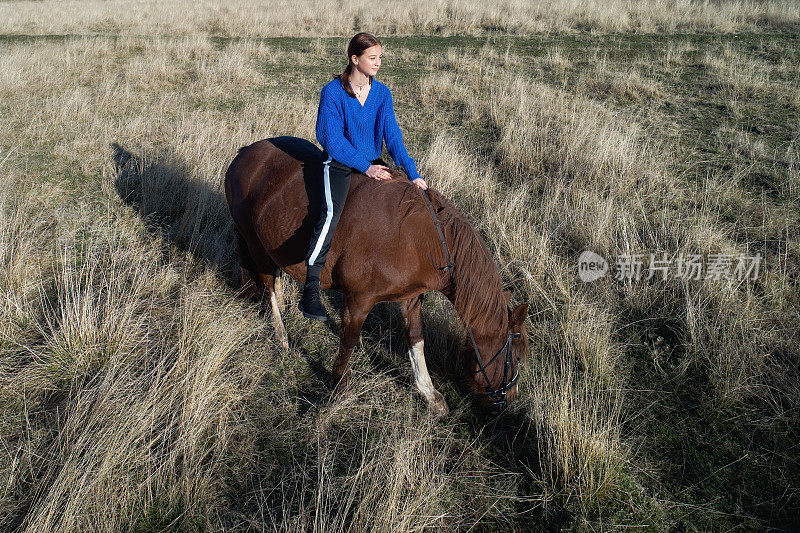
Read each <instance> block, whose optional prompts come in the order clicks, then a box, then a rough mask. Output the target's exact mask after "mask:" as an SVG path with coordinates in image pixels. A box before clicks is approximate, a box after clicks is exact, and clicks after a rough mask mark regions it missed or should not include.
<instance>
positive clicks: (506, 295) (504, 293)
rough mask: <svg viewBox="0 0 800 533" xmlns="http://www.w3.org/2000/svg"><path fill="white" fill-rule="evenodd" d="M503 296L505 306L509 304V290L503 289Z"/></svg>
mask: <svg viewBox="0 0 800 533" xmlns="http://www.w3.org/2000/svg"><path fill="white" fill-rule="evenodd" d="M503 296H504V297H505V299H506V307H508V306H509V305H510V304H511V291H503Z"/></svg>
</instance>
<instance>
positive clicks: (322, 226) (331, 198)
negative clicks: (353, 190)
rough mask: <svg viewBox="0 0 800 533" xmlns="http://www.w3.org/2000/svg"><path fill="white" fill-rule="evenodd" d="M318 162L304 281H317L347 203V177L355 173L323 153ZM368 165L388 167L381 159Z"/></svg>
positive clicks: (348, 182)
mask: <svg viewBox="0 0 800 533" xmlns="http://www.w3.org/2000/svg"><path fill="white" fill-rule="evenodd" d="M322 161H323V164H322V187H321V192H322V194H323V201H322V209H321V210H320V213H319V218H318V219H317V223H316V224H315V225H314V231H313V232H312V233H311V240H310V241H309V243H308V251H307V252H306V269H307V277H308V276H316V277H319V273H320V272H321V271H322V267H323V266H324V265H325V259H326V258H327V256H328V250H329V249H330V247H331V240H332V239H333V232H334V230H335V229H336V225H337V224H338V223H339V216H340V215H341V214H342V209H343V208H344V203H345V200H347V192H348V191H349V190H350V175H351V174H352V173H353V171H355V169H354V168H351V167H348V166H347V165H344V164H342V163H340V162H339V161H336V160H335V159H333V158H332V157H331V156H330V154H328V152H327V151H323V152H322ZM371 163H372V164H373V165H384V166H388V165H387V164H386V162H384V161H383V159H381V158H378V159H376V160H374V161H371Z"/></svg>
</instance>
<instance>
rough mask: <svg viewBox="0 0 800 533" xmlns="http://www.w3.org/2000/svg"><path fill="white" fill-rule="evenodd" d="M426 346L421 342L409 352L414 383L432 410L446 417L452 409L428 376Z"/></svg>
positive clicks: (416, 343)
mask: <svg viewBox="0 0 800 533" xmlns="http://www.w3.org/2000/svg"><path fill="white" fill-rule="evenodd" d="M424 346H425V341H422V340H419V341H417V342H415V343H414V344H413V345H412V346H411V348H409V350H408V357H409V359H411V368H412V369H413V370H414V381H415V382H416V385H417V390H419V392H420V393H421V394H422V396H423V397H424V398H425V401H427V402H428V406H429V407H430V408H431V410H432V411H433V412H434V413H435V414H437V415H439V416H442V415H446V414H447V413H448V412H449V411H450V409H449V408H448V407H447V402H445V400H444V396H442V394H441V393H440V392H439V391H437V390H436V389H435V388H434V387H433V382H431V376H430V374H428V366H427V365H426V364H425V349H424Z"/></svg>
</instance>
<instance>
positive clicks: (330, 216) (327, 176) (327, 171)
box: [308, 156, 333, 265]
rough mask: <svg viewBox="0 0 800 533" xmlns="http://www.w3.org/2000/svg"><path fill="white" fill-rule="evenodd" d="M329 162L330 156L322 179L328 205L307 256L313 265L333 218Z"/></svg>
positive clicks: (309, 262)
mask: <svg viewBox="0 0 800 533" xmlns="http://www.w3.org/2000/svg"><path fill="white" fill-rule="evenodd" d="M330 162H331V157H330V156H329V157H328V160H327V161H325V171H324V172H323V181H324V182H325V203H326V204H327V206H328V212H327V214H326V215H325V225H324V226H322V231H321V232H320V233H319V237H318V238H317V245H316V246H314V251H313V252H312V253H311V257H309V258H308V264H309V265H313V264H314V261H315V260H316V259H317V256H318V255H319V251H320V250H321V249H322V243H324V242H325V236H326V235H327V234H328V228H329V227H330V225H331V219H333V199H332V198H331V176H330Z"/></svg>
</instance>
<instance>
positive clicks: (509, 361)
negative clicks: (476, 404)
mask: <svg viewBox="0 0 800 533" xmlns="http://www.w3.org/2000/svg"><path fill="white" fill-rule="evenodd" d="M403 170H404V171H405V169H403ZM420 191H421V192H422V197H423V198H425V203H427V204H428V209H429V210H430V212H431V216H432V217H433V223H434V224H436V231H437V232H438V233H439V240H440V241H441V242H442V248H444V257H445V260H446V261H447V264H446V265H445V266H443V267H437V269H438V270H448V271H450V285H451V286H452V288H453V294H455V287H456V280H455V276H454V275H453V263H452V262H451V261H450V252H449V251H448V250H447V243H445V241H444V235H443V234H442V228H441V227H440V226H439V220H438V219H437V218H436V212H435V211H434V210H433V205H432V204H431V201H430V199H429V198H428V193H427V192H426V191H425V190H422V189H420ZM464 323H465V324H466V325H467V331H468V332H469V338H470V340H471V341H472V349H473V350H474V355H475V359H476V360H477V361H478V370H475V371H474V373H475V374H478V373H481V374H483V379H484V380H485V381H486V390H485V392H484V394H486V396H487V397H488V398H489V400H490V401H491V402H492V405H493V406H494V407H495V408H497V409H498V410H500V409H504V408H505V407H506V394H508V391H510V390H511V388H512V387H513V386H514V384H515V383H516V382H517V380H518V379H519V369H518V368H516V365H515V364H514V353H513V349H512V346H511V339H515V338H517V337H519V336H520V334H519V333H511V332H510V331H509V332H508V338H506V342H505V344H503V347H502V348H500V350H499V351H498V352H497V353H496V354H494V356H493V357H492V358H491V359H490V360H489V362H488V363H486V364H485V365H484V364H483V360H482V359H481V354H480V352H479V351H478V345H477V344H476V343H475V337H474V336H473V335H472V328H470V327H469V324H468V323H466V321H464ZM503 353H505V356H506V357H505V365H504V366H503V381H502V384H501V385H500V387H499V388H494V387H493V386H492V383H491V381H489V375H488V374H487V373H486V369H487V368H489V366H490V365H491V364H492V363H494V362H495V360H496V359H497V358H498V357H500V355H501V354H503ZM512 374H513V376H514V377H512V378H511V379H509V376H511V375H512Z"/></svg>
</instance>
